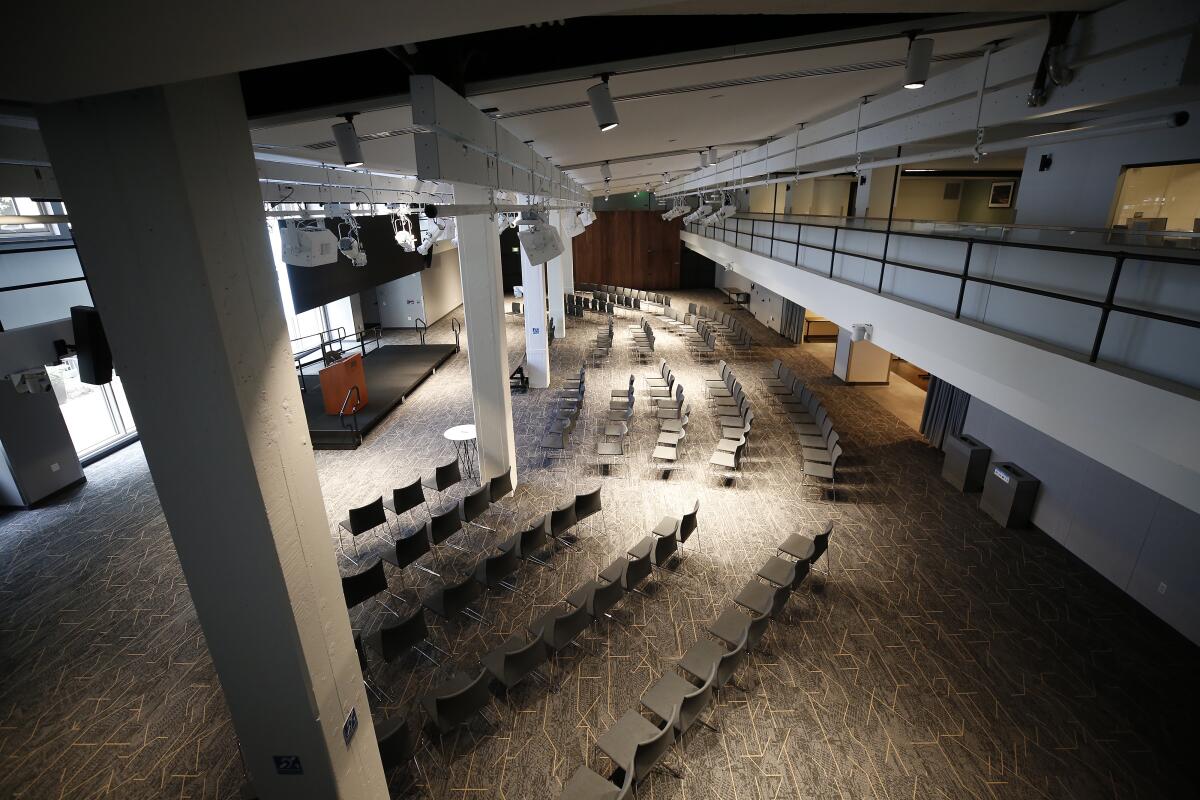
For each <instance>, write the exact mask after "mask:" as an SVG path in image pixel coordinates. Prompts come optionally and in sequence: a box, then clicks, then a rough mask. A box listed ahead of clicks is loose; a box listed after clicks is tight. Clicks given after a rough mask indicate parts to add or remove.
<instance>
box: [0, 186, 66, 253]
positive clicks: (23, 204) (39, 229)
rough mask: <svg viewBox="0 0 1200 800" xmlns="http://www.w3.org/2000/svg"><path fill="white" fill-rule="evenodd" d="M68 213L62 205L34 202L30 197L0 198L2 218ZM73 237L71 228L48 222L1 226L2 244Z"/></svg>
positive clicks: (0, 237) (0, 238) (0, 236)
mask: <svg viewBox="0 0 1200 800" xmlns="http://www.w3.org/2000/svg"><path fill="white" fill-rule="evenodd" d="M65 213H66V207H65V206H64V205H63V204H62V203H58V202H51V201H44V200H34V199H32V198H29V197H5V196H0V217H44V216H57V215H62V214H65ZM70 235H71V233H70V226H69V225H66V224H57V223H47V222H15V223H5V224H0V243H3V242H11V241H23V240H27V239H65V238H68V237H69V236H70Z"/></svg>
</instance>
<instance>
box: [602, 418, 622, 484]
mask: <svg viewBox="0 0 1200 800" xmlns="http://www.w3.org/2000/svg"><path fill="white" fill-rule="evenodd" d="M628 433H629V424H628V423H625V422H610V423H608V425H607V426H606V427H605V428H604V434H605V436H609V435H615V436H616V437H617V440H616V441H615V442H613V441H608V440H607V439H605V440H604V441H599V442H596V456H597V457H598V458H601V459H612V460H610V461H599V462H598V464H599V466H600V473H601V474H603V475H607V474H611V472H612V469H611V468H612V466H613V465H614V464H620V463H628V460H629V444H628V442H627V441H626V438H625V437H626V434H628Z"/></svg>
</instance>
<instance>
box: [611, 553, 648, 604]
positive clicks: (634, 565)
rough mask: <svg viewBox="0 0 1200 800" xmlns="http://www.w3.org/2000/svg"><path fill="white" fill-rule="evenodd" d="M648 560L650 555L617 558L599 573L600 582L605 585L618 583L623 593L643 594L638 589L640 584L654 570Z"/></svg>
mask: <svg viewBox="0 0 1200 800" xmlns="http://www.w3.org/2000/svg"><path fill="white" fill-rule="evenodd" d="M650 559H651V554H650V553H645V554H643V555H641V556H639V557H636V558H633V559H629V558H625V557H624V556H617V557H616V558H615V559H613V562H612V563H611V564H609V565H608V566H607V567H605V568H604V569H603V570H602V571H601V572H600V580H602V581H604V582H606V583H611V582H612V581H620V582H621V588H622V589H624V590H625V591H627V592H637V593H638V594H645V592H643V591H642V590H641V589H639V588H638V587H639V586H641V585H642V582H643V581H645V580H646V578H649V577H650V573H651V572H653V570H654V563H653V562H652V561H651V560H650Z"/></svg>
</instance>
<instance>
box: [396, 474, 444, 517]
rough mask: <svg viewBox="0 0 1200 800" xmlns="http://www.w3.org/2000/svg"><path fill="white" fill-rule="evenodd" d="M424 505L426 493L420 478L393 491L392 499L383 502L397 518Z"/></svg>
mask: <svg viewBox="0 0 1200 800" xmlns="http://www.w3.org/2000/svg"><path fill="white" fill-rule="evenodd" d="M455 463H457V462H455ZM422 505H425V491H424V490H423V489H422V488H421V479H420V478H414V479H413V481H412V482H411V483H409V484H407V485H405V486H401V487H400V488H399V489H393V490H392V496H391V498H390V499H388V500H384V501H383V507H384V508H386V509H387V510H388V511H391V512H392V513H393V514H395V515H396V516H397V517H398V516H400V515H401V514H407V513H408V512H410V511H412V510H413V509H415V508H416V507H417V506H422ZM426 510H428V506H426Z"/></svg>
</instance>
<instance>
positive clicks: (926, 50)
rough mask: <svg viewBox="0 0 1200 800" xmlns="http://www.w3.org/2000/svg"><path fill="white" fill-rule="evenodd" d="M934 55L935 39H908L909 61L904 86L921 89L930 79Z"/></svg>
mask: <svg viewBox="0 0 1200 800" xmlns="http://www.w3.org/2000/svg"><path fill="white" fill-rule="evenodd" d="M932 57H933V39H917V38H912V39H909V40H908V62H907V63H906V64H905V66H904V88H905V89H920V88H921V87H922V86H924V85H925V81H926V80H928V79H929V60H930V59H931V58H932Z"/></svg>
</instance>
